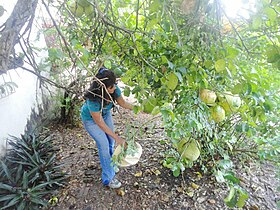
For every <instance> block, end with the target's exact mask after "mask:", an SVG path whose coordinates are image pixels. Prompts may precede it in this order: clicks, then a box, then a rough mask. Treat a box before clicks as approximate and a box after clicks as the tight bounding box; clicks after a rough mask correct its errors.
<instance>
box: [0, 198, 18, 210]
mask: <svg viewBox="0 0 280 210" xmlns="http://www.w3.org/2000/svg"><path fill="white" fill-rule="evenodd" d="M20 199H21V196H20V195H17V196H16V197H14V198H13V199H12V200H11V201H10V202H9V203H8V204H7V205H6V206H4V207H2V208H1V210H2V209H7V208H10V207H12V206H15V205H16V204H17V203H18V202H19V201H20Z"/></svg>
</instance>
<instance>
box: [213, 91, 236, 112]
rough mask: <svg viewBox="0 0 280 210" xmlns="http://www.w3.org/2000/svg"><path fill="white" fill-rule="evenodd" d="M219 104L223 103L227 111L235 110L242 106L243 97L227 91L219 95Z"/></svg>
mask: <svg viewBox="0 0 280 210" xmlns="http://www.w3.org/2000/svg"><path fill="white" fill-rule="evenodd" d="M218 99H219V105H221V106H222V107H223V108H224V110H225V111H226V112H229V113H230V112H235V111H237V110H238V109H239V107H240V106H241V99H240V97H239V96H238V95H234V94H232V93H231V92H225V93H224V94H221V95H219V96H218Z"/></svg>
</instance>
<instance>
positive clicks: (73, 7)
mask: <svg viewBox="0 0 280 210" xmlns="http://www.w3.org/2000/svg"><path fill="white" fill-rule="evenodd" d="M69 9H70V11H71V12H72V13H73V14H74V15H75V16H76V17H81V16H82V15H83V14H84V8H83V7H82V6H80V5H78V4H77V3H76V2H73V3H72V4H70V6H69Z"/></svg>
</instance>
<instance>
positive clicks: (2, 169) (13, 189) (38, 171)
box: [0, 132, 67, 210]
mask: <svg viewBox="0 0 280 210" xmlns="http://www.w3.org/2000/svg"><path fill="white" fill-rule="evenodd" d="M51 141H52V136H50V135H48V134H46V133H41V134H36V132H33V133H32V134H28V135H21V137H14V136H11V137H10V139H9V140H8V144H9V147H8V148H9V149H8V151H7V155H6V157H5V158H4V159H3V160H1V162H0V163H1V164H0V206H1V207H2V208H0V209H1V210H2V209H38V208H39V207H42V206H45V207H46V206H47V205H48V203H47V202H46V201H45V199H46V196H47V195H48V194H50V193H51V191H53V190H54V188H57V187H59V186H62V185H63V184H64V182H65V180H66V178H67V175H66V174H64V173H62V172H61V165H57V164H56V155H55V154H54V150H53V148H52V144H51Z"/></svg>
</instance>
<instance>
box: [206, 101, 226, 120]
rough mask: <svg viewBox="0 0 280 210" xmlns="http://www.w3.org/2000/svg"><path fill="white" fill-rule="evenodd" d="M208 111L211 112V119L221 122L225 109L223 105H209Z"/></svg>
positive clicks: (224, 115)
mask: <svg viewBox="0 0 280 210" xmlns="http://www.w3.org/2000/svg"><path fill="white" fill-rule="evenodd" d="M210 112H211V117H212V119H213V120H214V121H215V122H216V123H219V122H222V121H223V120H224V119H225V117H226V113H225V110H224V109H223V107H221V106H219V105H216V106H214V107H211V109H210Z"/></svg>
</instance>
